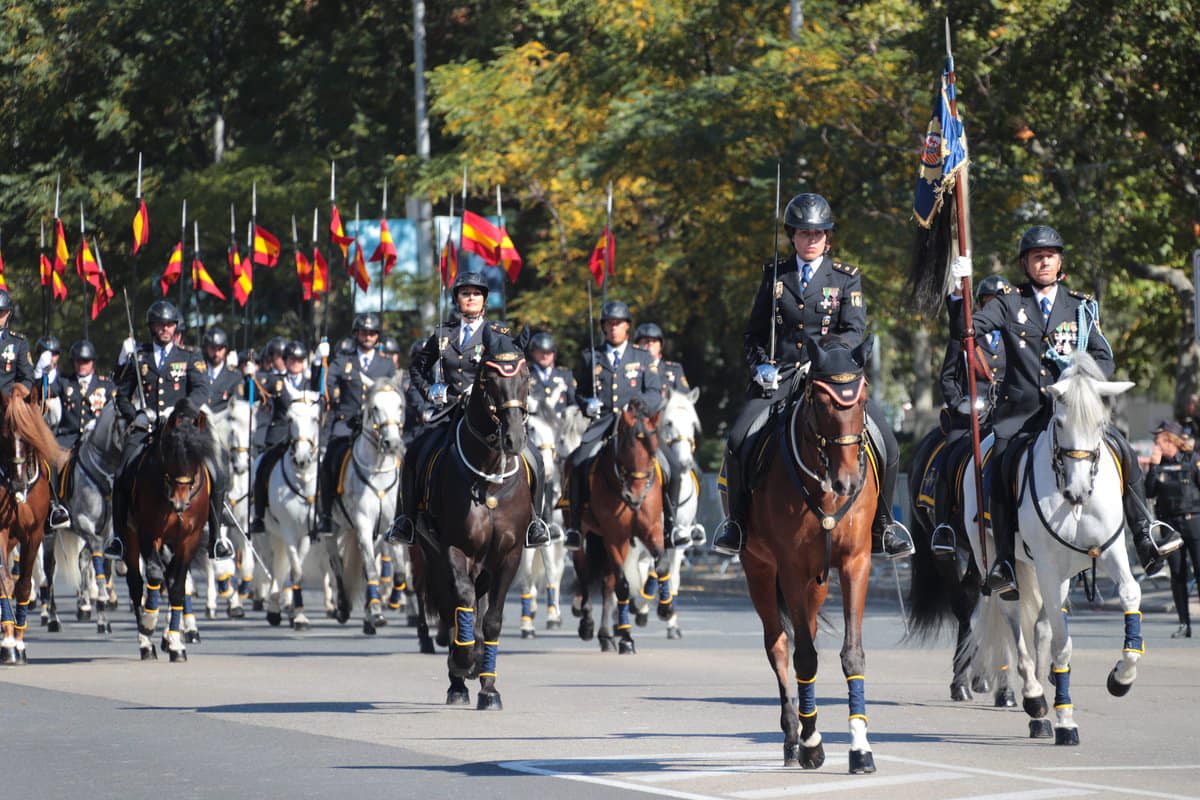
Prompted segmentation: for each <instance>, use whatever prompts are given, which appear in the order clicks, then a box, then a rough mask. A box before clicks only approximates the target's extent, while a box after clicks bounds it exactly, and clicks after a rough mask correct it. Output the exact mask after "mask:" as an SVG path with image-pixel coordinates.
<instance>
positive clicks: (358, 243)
mask: <svg viewBox="0 0 1200 800" xmlns="http://www.w3.org/2000/svg"><path fill="white" fill-rule="evenodd" d="M361 230H362V223H361V222H360V221H359V216H358V203H357V202H355V204H354V250H355V253H356V254H357V253H358V251H360V250H362V239H361V238H360V231H361ZM346 256H347V258H349V256H350V251H349V250H347V251H346ZM363 263H364V264H366V262H365V261H364V262H363ZM356 313H358V277H357V275H356V276H355V278H354V279H353V280H351V281H350V314H351V316H353V315H354V314H356Z"/></svg>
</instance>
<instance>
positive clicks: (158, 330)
mask: <svg viewBox="0 0 1200 800" xmlns="http://www.w3.org/2000/svg"><path fill="white" fill-rule="evenodd" d="M179 322H180V315H179V311H178V310H177V309H176V308H175V306H173V305H172V304H171V303H169V302H167V301H166V300H159V301H157V302H155V303H154V304H153V305H151V306H150V309H149V311H147V312H146V324H147V326H148V327H149V328H150V334H151V341H149V342H145V343H143V344H141V345H137V344H135V343H134V341H133V338H132V337H130V338H128V339H126V340H125V343H124V344H123V345H122V347H121V361H120V362H119V363H120V364H121V367H122V369H121V377H120V381H119V385H118V387H117V400H116V402H117V410H118V411H119V412H120V414H121V417H122V418H123V419H124V420H125V421H126V422H127V423H128V424H129V427H128V430H127V433H126V435H125V448H124V452H123V455H122V459H121V471H120V473H119V475H118V477H117V481H116V484H115V486H114V490H113V538H112V539H110V540H109V542H108V544H107V545H106V546H105V548H104V554H105V555H106V556H108V557H109V558H123V557H124V553H125V545H124V541H123V539H122V537H123V536H124V533H125V525H126V517H127V514H128V503H129V495H130V492H131V491H132V489H133V481H134V478H135V475H134V472H135V468H136V464H137V461H138V458H139V456H140V455H141V453H142V452H143V450H144V449H145V447H146V445H147V444H148V442H149V440H150V436H151V431H152V430H156V429H157V428H158V426H159V425H160V424H162V423H165V422H166V420H167V415H168V414H170V413H171V411H172V410H173V409H174V408H175V404H176V403H178V402H179V401H180V400H182V399H183V398H184V397H186V398H188V399H189V400H191V402H192V403H193V404H195V406H196V407H197V408H199V407H201V406H203V405H204V404H205V402H207V400H208V381H207V379H206V378H205V377H204V362H203V361H202V360H201V359H199V358H198V357H197V354H196V353H194V352H193V351H191V350H189V349H188V348H186V347H183V346H180V345H178V344H176V343H175V334H176V329H177V327H178V325H179ZM139 383H140V384H141V387H142V388H141V391H140V392H139V390H138V384H139ZM143 396H144V397H145V400H146V407H145V408H143V409H140V410H139V409H138V408H137V407H136V406H135V403H136V402H139V401H140V399H141V397H143ZM208 468H209V474H210V476H211V479H212V484H211V492H210V497H209V515H208V516H209V519H208V533H209V542H208V549H209V555H210V556H214V557H216V558H231V557H232V556H233V549H232V547H230V545H229V542H228V541H227V540H225V539H221V538H218V535H219V525H218V516H217V515H218V514H219V513H220V511H221V509H223V508H224V505H225V481H224V470H223V469H218V468H217V465H215V464H209V465H208Z"/></svg>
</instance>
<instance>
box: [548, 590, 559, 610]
mask: <svg viewBox="0 0 1200 800" xmlns="http://www.w3.org/2000/svg"><path fill="white" fill-rule="evenodd" d="M556 605H558V587H557V586H547V587H546V606H547V607H549V606H556Z"/></svg>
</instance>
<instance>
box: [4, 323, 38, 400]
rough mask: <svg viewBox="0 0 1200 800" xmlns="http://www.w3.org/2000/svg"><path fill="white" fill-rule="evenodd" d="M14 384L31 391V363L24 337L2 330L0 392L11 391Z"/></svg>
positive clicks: (27, 343) (27, 344) (5, 329)
mask: <svg viewBox="0 0 1200 800" xmlns="http://www.w3.org/2000/svg"><path fill="white" fill-rule="evenodd" d="M14 383H21V384H24V385H25V388H26V389H33V361H32V360H31V359H30V357H29V342H27V341H26V340H25V337H24V336H22V335H21V334H19V333H13V332H12V331H11V330H9V329H8V328H4V329H3V330H0V392H7V391H11V390H12V387H13V384H14Z"/></svg>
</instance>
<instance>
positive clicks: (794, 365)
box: [712, 193, 913, 558]
mask: <svg viewBox="0 0 1200 800" xmlns="http://www.w3.org/2000/svg"><path fill="white" fill-rule="evenodd" d="M833 227H834V224H833V211H832V209H830V207H829V203H828V202H826V200H825V198H824V197H822V196H821V195H819V194H811V193H805V194H800V195H796V197H794V198H792V200H791V202H789V203H788V205H787V210H786V211H785V213H784V230H785V231H786V232H787V236H788V239H789V240H790V241H791V242H792V245H793V246H794V247H795V249H796V252H795V255H794V256H786V257H783V258H781V259H780V261H779V262H778V263H774V262H768V263H766V264H764V265H763V277H762V281H761V282H760V283H759V287H758V293H757V294H756V295H755V297H754V305H753V306H752V308H751V310H750V321H749V323H748V324H747V325H746V336H745V340H746V360H747V361H748V362H749V364H750V368H751V369H752V370H753V372H754V385H752V387H751V396H750V398H749V399H748V400H747V402H746V405H745V406H744V407H743V408H742V411H741V413H740V414H739V415H738V418H737V421H736V422H735V423H734V425H733V427H732V428H731V430H730V434H729V443H728V449H727V451H726V454H725V466H724V468H723V469H724V478H725V483H726V486H727V490H726V499H727V502H728V505H729V509H728V516H727V518H726V519H725V520H724V521H723V522H722V523H721V526H720V527H719V528H718V530H717V535H716V536H715V537H714V538H713V545H712V546H713V549H714V550H716V551H717V552H720V553H725V554H727V555H734V554H736V553H739V552H741V549H742V547H743V545H744V544H745V535H744V529H745V524H746V515H747V514H748V513H749V511H750V487H749V486H748V485H747V484H748V482H749V481H751V480H753V477H754V476H752V475H743V472H744V469H745V468H746V467H747V466H748V465H745V464H743V462H742V459H743V458H744V457H745V454H744V453H743V452H742V450H743V447H742V445H743V444H744V443H745V442H746V440H747V439H748V438H750V437H749V434H750V433H751V429H752V428H756V427H758V424H759V423H760V420H761V419H762V418H763V417H764V416H765V415H766V414H767V412H768V410H769V409H770V407H771V406H772V404H774V403H776V402H778V401H780V400H783V399H785V398H783V397H781V396H778V393H777V389H778V388H779V386H780V384H781V379H782V383H783V384H784V385H787V384H788V383H790V379H791V377H792V376H793V375H795V374H796V373H797V372H799V373H800V374H801V375H803V374H806V373H807V371H808V355H807V353H806V352H805V348H804V343H805V342H806V341H808V339H810V338H816V339H820V338H821V337H823V336H825V335H827V334H838V335H840V336H841V337H842V338H843V339H844V340H845V341H846V342H847V343H848V344H849V345H850V346H856V345H858V344H859V343H860V342H862V340H863V336H864V334H865V333H866V329H867V305H866V300H865V299H864V297H863V291H862V273H861V272H860V271H859V269H858V267H855V266H851V265H850V264H845V263H842V262H841V261H836V260H834V259H833V258H831V257H830V251H831V249H832V244H831V239H832V231H833ZM773 276H774V280H775V283H774V285H772V277H773ZM772 330H774V335H775V353H774V360H772V353H771V344H770V342H771V332H772ZM867 415H868V417H869V421H870V422H871V423H874V424H873V425H869V426H868V433H870V434H871V440H872V442H873V445H874V450H875V452H876V453H877V454H879V455H881V456H882V458H881V459H880V461H881V463H880V464H879V468H880V480H879V501H878V503H877V510H876V513H875V521H874V524H873V525H872V528H871V533H872V551H873V552H880V551H881V552H883V553H884V554H885V555H886V556H888V557H889V558H900V557H903V556H906V555H911V554H912V552H913V544H912V536H911V535H910V534H909V533H908V530H907V529H906V528H905V527H904V526H903V525H901V524H900V523H899V522H897V521H895V520H894V519H892V513H891V511H892V498H893V496H894V495H895V491H896V479H897V477H898V474H899V463H900V448H899V445H898V444H897V443H896V437H895V434H893V433H892V429H891V427H890V426H889V425H888V424H887V422H886V420H885V419H884V417H883V414H882V412H881V411H880V409H879V408H878V406H876V405H875V403H874V401H869V402H868V405H867ZM872 428H874V430H871V429H872Z"/></svg>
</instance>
